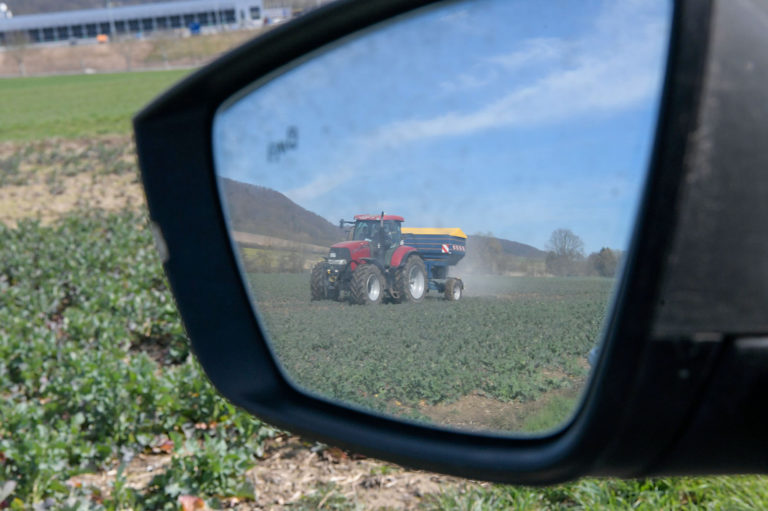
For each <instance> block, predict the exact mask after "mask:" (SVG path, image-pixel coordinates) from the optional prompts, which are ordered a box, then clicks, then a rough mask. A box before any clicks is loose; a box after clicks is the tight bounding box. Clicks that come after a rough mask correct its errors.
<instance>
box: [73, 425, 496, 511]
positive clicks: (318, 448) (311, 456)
mask: <svg viewBox="0 0 768 511" xmlns="http://www.w3.org/2000/svg"><path fill="white" fill-rule="evenodd" d="M170 462H171V455H170V454H138V455H136V456H134V457H133V458H132V459H131V461H130V462H129V463H128V464H127V465H126V466H125V468H124V470H123V472H122V476H123V477H124V478H125V485H126V486H127V487H129V488H133V489H134V490H137V491H140V492H141V491H144V490H146V489H147V488H148V487H149V484H150V482H151V481H152V479H153V478H154V477H155V476H157V475H158V474H161V473H163V472H164V471H165V470H166V469H167V467H168V465H169V464H170ZM117 473H118V471H117V469H116V468H113V469H110V470H108V471H105V472H99V473H90V474H80V475H77V476H75V477H72V478H71V479H69V481H68V482H67V483H68V484H69V485H70V486H73V487H86V488H93V489H96V490H98V493H100V494H102V495H109V494H110V492H111V490H112V487H113V485H114V482H115V479H116V477H117ZM243 477H245V478H247V480H248V481H250V482H251V483H252V484H253V486H254V488H255V490H256V500H255V501H242V500H239V499H225V502H224V503H225V504H226V505H227V506H228V507H230V508H234V509H238V510H240V511H247V510H262V509H269V510H273V509H274V510H276V509H284V508H286V507H288V506H291V505H297V504H303V505H304V506H305V507H306V506H314V507H317V508H322V507H323V506H322V504H324V503H325V502H328V501H329V500H331V499H334V500H336V499H343V500H344V501H345V502H347V503H349V504H352V505H354V506H355V507H359V508H364V509H415V508H416V507H418V505H419V504H420V503H421V502H422V500H423V499H424V497H425V496H427V495H432V494H437V493H440V492H443V491H446V490H450V489H452V488H465V487H468V486H477V485H484V484H483V483H474V482H469V481H466V480H464V479H459V478H455V477H449V476H443V475H438V474H432V473H428V472H421V471H414V470H407V469H404V468H402V467H399V466H397V465H392V464H388V463H384V462H382V461H378V460H375V459H372V458H366V457H364V456H357V455H353V454H350V453H347V452H345V451H343V450H341V449H338V448H334V447H326V446H322V445H319V444H313V443H310V442H306V441H303V440H302V439H300V438H298V437H295V436H278V437H276V438H274V439H271V440H269V441H268V442H267V444H266V446H265V450H264V455H263V457H262V459H261V460H259V461H258V464H257V465H256V467H254V468H253V469H251V470H249V471H248V472H247V473H245V474H243Z"/></svg>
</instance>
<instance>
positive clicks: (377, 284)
mask: <svg viewBox="0 0 768 511" xmlns="http://www.w3.org/2000/svg"><path fill="white" fill-rule="evenodd" d="M349 294H350V299H351V300H352V303H356V304H358V305H368V304H377V303H381V298H382V296H383V295H384V278H383V276H382V275H381V271H380V270H379V269H378V268H377V267H376V266H374V265H372V264H362V265H360V266H358V267H357V269H356V270H355V271H354V273H353V274H352V282H351V283H350V286H349Z"/></svg>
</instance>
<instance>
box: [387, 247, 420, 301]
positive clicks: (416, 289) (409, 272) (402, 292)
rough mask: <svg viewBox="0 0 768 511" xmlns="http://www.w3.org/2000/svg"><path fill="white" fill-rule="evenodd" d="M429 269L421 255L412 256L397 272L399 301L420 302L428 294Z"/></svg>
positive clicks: (396, 290) (396, 288)
mask: <svg viewBox="0 0 768 511" xmlns="http://www.w3.org/2000/svg"><path fill="white" fill-rule="evenodd" d="M427 285H428V283H427V269H426V267H425V266H424V261H422V260H421V258H420V257H416V256H411V257H409V258H408V260H407V261H406V262H405V264H404V265H403V266H402V267H401V268H398V269H397V271H396V272H395V286H394V287H395V292H396V293H397V301H398V302H414V303H418V302H420V301H422V300H423V299H424V295H426V294H427Z"/></svg>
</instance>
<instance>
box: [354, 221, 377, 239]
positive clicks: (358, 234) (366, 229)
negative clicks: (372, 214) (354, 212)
mask: <svg viewBox="0 0 768 511" xmlns="http://www.w3.org/2000/svg"><path fill="white" fill-rule="evenodd" d="M374 225H376V224H375V223H374V222H357V224H356V225H355V234H354V236H352V239H353V240H366V239H367V240H370V239H373V237H372V236H373V229H372V227H373V226H374Z"/></svg>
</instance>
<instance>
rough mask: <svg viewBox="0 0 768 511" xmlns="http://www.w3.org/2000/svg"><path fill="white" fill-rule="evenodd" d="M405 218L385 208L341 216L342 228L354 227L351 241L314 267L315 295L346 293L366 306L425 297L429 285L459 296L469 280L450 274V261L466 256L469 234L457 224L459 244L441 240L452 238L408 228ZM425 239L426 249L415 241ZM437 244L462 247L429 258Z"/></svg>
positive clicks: (338, 296)
mask: <svg viewBox="0 0 768 511" xmlns="http://www.w3.org/2000/svg"><path fill="white" fill-rule="evenodd" d="M403 221H404V219H403V217H401V216H396V215H385V214H384V213H382V214H381V215H356V216H355V220H354V221H353V222H350V221H346V220H341V221H340V222H339V227H343V226H344V225H345V224H352V225H353V228H352V229H351V230H350V232H349V236H348V240H347V241H343V242H341V243H336V244H335V245H333V246H332V247H331V249H330V251H329V253H328V257H326V258H325V260H324V261H321V262H319V263H317V264H316V265H315V266H314V268H312V278H311V282H310V290H311V295H312V300H323V299H331V300H339V299H341V298H342V293H344V294H345V295H346V296H347V297H348V298H349V300H350V301H351V302H352V303H357V304H361V305H362V304H375V303H380V302H381V301H382V300H384V299H386V300H389V301H392V302H395V303H401V302H420V301H422V300H423V299H424V296H425V295H426V294H427V292H428V290H429V289H436V290H439V291H441V292H445V293H446V297H447V298H448V299H449V300H458V299H459V297H460V296H461V291H462V290H463V284H462V282H461V280H460V279H455V278H447V266H448V265H451V264H455V263H456V262H458V260H459V259H461V257H463V255H464V241H465V239H466V236H465V235H464V234H463V233H461V230H460V229H455V231H457V232H458V233H460V235H461V236H463V237H464V238H463V239H462V238H461V237H455V236H454V237H452V238H455V239H453V242H454V244H451V245H448V244H445V243H442V244H441V243H440V242H445V241H446V239H447V238H445V236H444V235H442V234H440V235H437V236H438V237H437V238H435V236H434V235H430V234H427V235H423V234H407V233H403V232H402V231H401V225H402V223H403ZM412 230H418V229H412ZM425 238H435V239H434V240H427V241H424V239H425ZM435 243H437V245H435ZM419 244H420V245H422V246H421V247H420V248H416V247H414V246H413V245H419ZM432 245H435V246H438V247H449V246H450V247H455V249H456V250H455V251H454V252H449V253H445V251H443V253H440V254H436V255H435V256H434V257H429V256H430V254H432V252H430V251H429V248H430V247H431V246H432ZM439 250H440V249H438V252H439Z"/></svg>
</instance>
